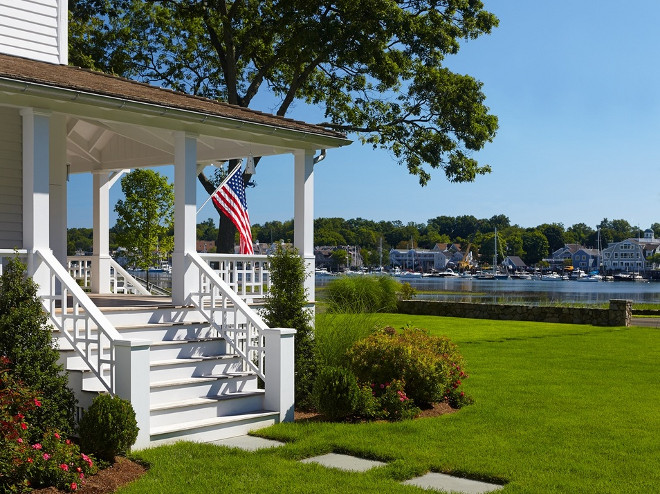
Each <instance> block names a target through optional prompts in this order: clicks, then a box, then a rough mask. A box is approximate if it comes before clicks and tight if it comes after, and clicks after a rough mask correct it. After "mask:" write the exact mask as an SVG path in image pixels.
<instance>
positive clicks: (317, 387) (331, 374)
mask: <svg viewBox="0 0 660 494" xmlns="http://www.w3.org/2000/svg"><path fill="white" fill-rule="evenodd" d="M359 402H360V388H359V387H358V383H357V379H356V378H355V375H354V374H353V373H352V372H351V371H349V370H348V369H346V368H344V367H330V366H328V367H321V369H320V370H319V372H318V374H317V375H316V380H315V381H314V403H315V404H316V408H317V410H318V411H319V412H321V413H322V414H323V415H325V416H326V417H327V418H328V419H329V420H342V419H346V418H347V417H350V416H352V415H354V414H355V413H356V411H357V409H358V404H359Z"/></svg>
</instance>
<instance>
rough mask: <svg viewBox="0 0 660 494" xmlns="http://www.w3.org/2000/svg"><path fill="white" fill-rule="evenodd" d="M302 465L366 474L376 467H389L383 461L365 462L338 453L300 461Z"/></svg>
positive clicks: (361, 459)
mask: <svg viewBox="0 0 660 494" xmlns="http://www.w3.org/2000/svg"><path fill="white" fill-rule="evenodd" d="M300 461H301V462H302V463H318V464H319V465H323V466H324V467H328V468H338V469H339V470H348V471H350V472H366V471H367V470H369V469H371V468H374V467H382V466H384V465H387V463H383V462H382V461H375V460H365V459H364V458H357V457H355V456H349V455H340V454H337V453H328V454H327V455H321V456H313V457H311V458H305V459H304V460H300Z"/></svg>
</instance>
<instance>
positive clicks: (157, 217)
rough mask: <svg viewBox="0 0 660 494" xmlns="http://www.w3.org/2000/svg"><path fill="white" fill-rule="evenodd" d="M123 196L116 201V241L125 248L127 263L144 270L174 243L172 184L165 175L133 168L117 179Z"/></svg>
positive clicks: (171, 247) (154, 262)
mask: <svg viewBox="0 0 660 494" xmlns="http://www.w3.org/2000/svg"><path fill="white" fill-rule="evenodd" d="M121 189H122V192H123V193H124V196H125V199H123V200H119V201H117V204H116V205H115V211H116V212H117V215H118V216H117V224H116V225H115V228H116V231H117V235H116V237H117V243H118V244H119V245H120V246H122V247H125V248H126V249H127V251H126V258H127V259H128V262H129V264H130V265H134V266H136V267H137V268H138V269H144V270H147V269H149V268H150V267H152V266H154V265H157V264H158V263H159V262H160V260H161V259H162V257H163V256H167V255H168V253H169V252H171V251H172V249H173V246H174V237H173V235H172V232H171V230H172V227H173V225H174V187H173V186H172V185H171V184H170V183H168V181H167V178H166V177H164V176H162V175H161V174H159V173H158V172H155V171H153V170H148V169H137V170H134V171H132V172H131V173H129V174H128V175H125V176H124V177H122V179H121Z"/></svg>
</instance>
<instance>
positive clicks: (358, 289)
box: [327, 276, 401, 313]
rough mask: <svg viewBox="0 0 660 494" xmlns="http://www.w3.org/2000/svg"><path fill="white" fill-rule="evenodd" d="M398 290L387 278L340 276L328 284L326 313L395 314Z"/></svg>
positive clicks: (395, 284)
mask: <svg viewBox="0 0 660 494" xmlns="http://www.w3.org/2000/svg"><path fill="white" fill-rule="evenodd" d="M400 288H401V285H400V283H399V282H398V281H396V280H395V279H393V278H391V277H389V276H342V277H340V278H337V279H336V280H333V281H332V282H330V283H329V284H328V289H327V297H328V312H334V313H360V312H396V308H397V305H396V303H397V293H398V292H399V290H400Z"/></svg>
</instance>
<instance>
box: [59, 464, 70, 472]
mask: <svg viewBox="0 0 660 494" xmlns="http://www.w3.org/2000/svg"><path fill="white" fill-rule="evenodd" d="M60 468H61V469H62V470H64V471H65V472H68V471H69V465H67V464H66V463H62V464H61V465H60Z"/></svg>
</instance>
